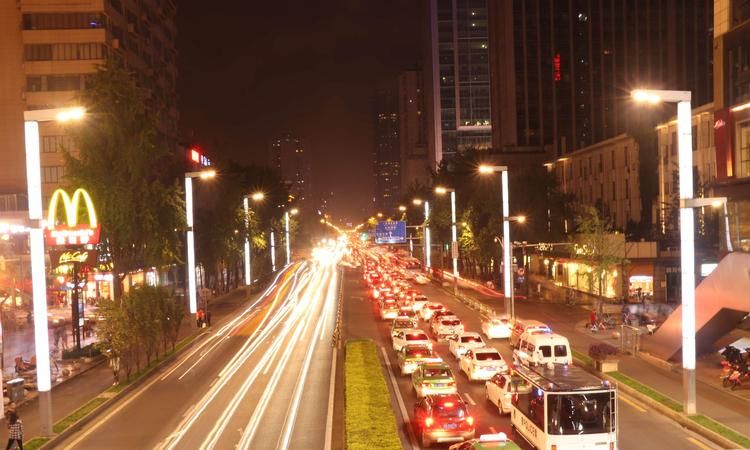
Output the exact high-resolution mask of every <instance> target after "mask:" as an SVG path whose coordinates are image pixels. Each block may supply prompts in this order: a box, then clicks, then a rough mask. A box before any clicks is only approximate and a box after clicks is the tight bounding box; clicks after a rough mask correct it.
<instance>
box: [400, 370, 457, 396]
mask: <svg viewBox="0 0 750 450" xmlns="http://www.w3.org/2000/svg"><path fill="white" fill-rule="evenodd" d="M411 384H412V386H413V387H414V392H416V393H417V398H422V397H424V396H425V395H433V394H455V393H456V378H455V377H454V376H453V372H452V371H451V368H450V366H448V364H445V363H427V364H420V365H419V367H417V370H416V371H414V373H413V374H411Z"/></svg>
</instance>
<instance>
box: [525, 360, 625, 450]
mask: <svg viewBox="0 0 750 450" xmlns="http://www.w3.org/2000/svg"><path fill="white" fill-rule="evenodd" d="M514 376H517V377H520V378H522V379H523V380H524V381H525V382H524V383H519V384H518V385H517V389H516V390H515V392H514V393H513V394H512V397H511V400H512V401H511V404H512V408H511V427H512V429H513V431H514V432H515V433H517V434H519V435H520V436H521V437H523V438H524V439H525V440H526V441H527V442H528V443H529V444H531V445H532V446H533V447H535V448H537V449H538V450H568V449H570V450H616V449H617V448H618V447H617V432H618V426H617V422H618V421H617V415H616V413H617V410H616V405H617V391H616V390H615V388H614V387H613V386H612V385H611V384H610V383H609V382H607V381H604V380H601V379H599V378H597V377H596V376H594V375H592V374H590V373H588V372H586V371H585V370H583V369H581V368H579V367H575V366H572V365H562V364H548V365H540V366H536V367H524V366H517V367H515V368H514Z"/></svg>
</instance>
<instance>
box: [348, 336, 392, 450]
mask: <svg viewBox="0 0 750 450" xmlns="http://www.w3.org/2000/svg"><path fill="white" fill-rule="evenodd" d="M344 383H345V389H346V396H345V399H346V400H345V401H346V403H345V416H346V417H345V425H346V448H347V449H348V450H373V449H378V450H400V449H401V439H400V438H399V434H398V428H397V427H396V416H395V415H394V413H393V408H392V407H391V394H390V392H389V391H388V386H387V385H386V381H385V377H384V376H383V371H382V369H381V365H380V359H379V358H378V350H377V347H376V346H375V343H374V342H373V341H370V340H355V341H349V342H347V344H346V361H345V363H344Z"/></svg>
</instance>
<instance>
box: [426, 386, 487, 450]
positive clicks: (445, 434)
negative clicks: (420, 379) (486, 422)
mask: <svg viewBox="0 0 750 450" xmlns="http://www.w3.org/2000/svg"><path fill="white" fill-rule="evenodd" d="M412 426H413V428H414V432H415V434H416V435H417V436H418V438H419V441H420V444H421V446H422V447H432V445H433V444H435V443H440V444H442V443H451V442H463V441H466V440H469V439H474V436H476V421H475V420H474V417H473V416H472V415H471V413H470V412H469V408H468V406H466V403H465V402H464V401H463V400H462V399H461V397H460V396H459V395H458V394H439V395H428V396H426V397H424V398H422V399H421V400H419V401H418V402H417V403H416V404H415V405H414V417H413V420H412Z"/></svg>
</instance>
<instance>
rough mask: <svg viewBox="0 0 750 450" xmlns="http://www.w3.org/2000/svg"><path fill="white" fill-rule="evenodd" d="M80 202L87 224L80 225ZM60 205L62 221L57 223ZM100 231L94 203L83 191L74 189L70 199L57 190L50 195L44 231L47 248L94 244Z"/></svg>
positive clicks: (65, 193) (66, 194)
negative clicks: (84, 211) (83, 207)
mask: <svg viewBox="0 0 750 450" xmlns="http://www.w3.org/2000/svg"><path fill="white" fill-rule="evenodd" d="M81 201H83V206H85V208H86V216H84V217H85V218H86V219H87V220H88V223H80V222H81V220H80V218H81V217H80V216H79V211H80V207H81ZM60 204H62V207H63V213H64V214H63V220H62V221H58V217H57V212H58V211H57V210H58V207H59V206H60ZM60 222H61V223H60ZM100 231H101V228H100V226H99V222H98V221H97V218H96V209H94V202H92V201H91V196H90V195H89V193H88V192H86V190H85V189H76V190H75V192H73V196H72V197H71V196H69V195H68V193H67V192H65V191H64V190H63V189H58V190H56V191H55V192H54V193H53V194H52V198H51V199H50V202H49V209H48V211H47V228H46V230H45V237H46V241H47V245H48V246H60V245H86V244H96V243H98V242H99V234H100Z"/></svg>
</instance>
